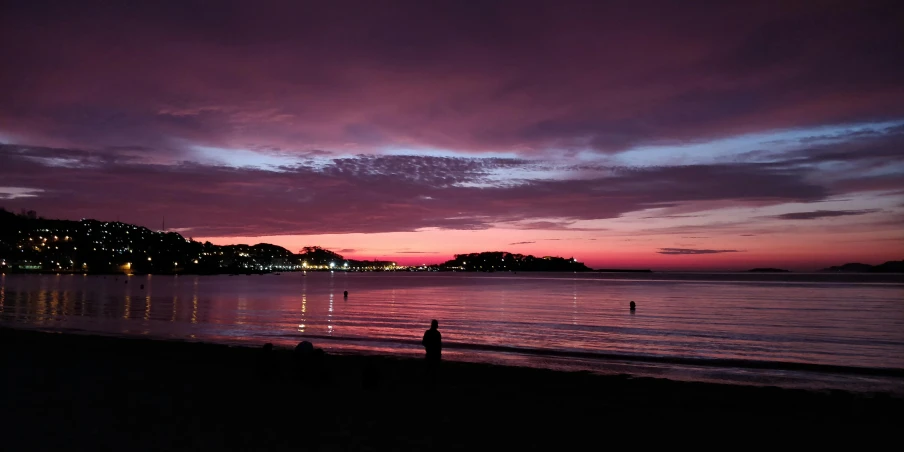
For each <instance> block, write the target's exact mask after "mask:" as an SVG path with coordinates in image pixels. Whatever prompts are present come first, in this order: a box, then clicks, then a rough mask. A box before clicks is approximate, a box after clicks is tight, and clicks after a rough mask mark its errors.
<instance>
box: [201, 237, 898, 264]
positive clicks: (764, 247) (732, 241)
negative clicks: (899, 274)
mask: <svg viewBox="0 0 904 452" xmlns="http://www.w3.org/2000/svg"><path fill="white" fill-rule="evenodd" d="M862 235H863V234H847V235H844V236H842V235H841V234H834V235H833V234H823V235H811V236H808V237H801V236H800V235H798V234H784V235H781V234H775V235H770V236H769V237H768V239H766V240H764V239H763V238H761V237H755V236H754V237H742V236H738V235H736V234H735V235H732V236H722V237H711V238H708V239H707V240H705V242H704V243H701V241H700V240H699V239H696V240H695V239H681V238H677V239H676V237H674V236H672V235H649V236H633V237H632V236H630V235H627V236H615V235H604V233H601V232H593V233H588V232H585V231H548V230H517V229H487V230H476V231H468V230H464V231H463V230H424V231H417V232H392V233H376V234H323V235H282V236H263V237H209V238H203V239H200V240H209V241H211V242H212V243H215V244H218V245H225V244H232V243H247V244H255V243H272V244H275V245H279V246H283V247H285V248H287V249H289V250H290V251H293V252H297V251H298V250H300V249H301V248H302V247H304V246H311V245H318V246H322V247H324V248H327V249H330V250H332V251H335V252H338V253H339V254H341V255H343V256H344V257H346V258H350V259H368V260H372V259H379V260H391V261H395V262H398V263H399V264H401V265H422V264H436V263H441V262H444V261H446V260H449V259H452V257H453V255H455V254H464V253H473V252H481V251H508V252H512V253H521V254H533V255H535V256H561V257H574V258H576V259H577V260H578V261H580V262H583V263H585V264H586V265H587V266H589V267H591V268H628V269H653V270H747V269H750V268H754V267H779V268H787V269H791V270H798V271H808V270H818V269H821V268H824V267H827V266H831V265H841V264H844V263H847V262H863V263H869V264H879V263H882V262H885V261H889V260H898V259H901V258H902V256H904V237H901V235H900V234H898V235H896V236H895V235H890V236H888V237H885V238H881V239H876V238H874V237H872V238H863V237H861V236H862ZM827 244H831V246H827ZM681 245H684V246H681ZM669 248H671V249H708V250H715V251H720V250H736V251H733V252H717V253H711V254H662V253H661V252H660V251H661V250H663V249H669Z"/></svg>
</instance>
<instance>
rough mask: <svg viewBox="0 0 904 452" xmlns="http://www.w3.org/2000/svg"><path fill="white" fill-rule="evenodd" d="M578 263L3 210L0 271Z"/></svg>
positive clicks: (205, 271)
mask: <svg viewBox="0 0 904 452" xmlns="http://www.w3.org/2000/svg"><path fill="white" fill-rule="evenodd" d="M591 270H592V269H590V268H589V267H587V266H585V265H584V264H582V263H580V262H578V261H577V260H576V259H575V258H573V257H572V258H567V259H566V258H562V257H555V256H544V257H534V256H531V255H522V254H513V253H508V252H504V251H492V252H481V253H470V254H458V255H455V256H454V258H453V259H451V260H448V261H446V262H444V263H440V264H431V265H427V264H425V265H420V266H407V265H398V264H397V263H396V262H394V261H389V260H357V259H347V258H345V257H344V256H342V255H341V254H338V253H336V252H333V251H330V250H327V249H324V248H321V247H319V246H307V247H304V248H302V249H301V250H300V251H299V252H298V253H293V252H291V251H289V250H288V249H286V248H283V247H281V246H277V245H272V244H268V243H259V244H256V245H246V244H236V245H214V244H212V243H210V242H198V241H195V240H193V239H192V238H185V237H183V236H182V235H181V234H179V233H177V232H171V231H165V230H160V231H152V230H150V229H148V228H145V227H142V226H136V225H132V224H127V223H122V222H118V221H116V222H104V221H98V220H92V219H82V220H80V221H71V220H53V219H44V218H39V217H38V216H37V215H36V214H35V212H34V211H28V212H23V213H21V214H14V213H12V212H8V211H6V210H3V209H0V271H3V272H10V273H79V274H126V275H132V274H199V275H216V274H235V275H237V274H263V273H279V272H293V271H349V272H361V271H364V272H382V271H391V272H395V271H410V272H419V271H476V272H497V271H510V272H517V271H591Z"/></svg>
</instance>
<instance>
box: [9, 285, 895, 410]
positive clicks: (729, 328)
mask: <svg viewBox="0 0 904 452" xmlns="http://www.w3.org/2000/svg"><path fill="white" fill-rule="evenodd" d="M344 291H348V292H349V295H348V297H347V298H345V297H344V296H343V292H344ZM630 301H634V302H635V303H636V304H637V309H636V311H634V312H631V311H630V310H629V309H628V304H629V302H630ZM432 319H437V320H438V321H439V329H440V331H441V333H442V334H443V344H444V349H443V358H444V359H450V360H460V361H474V362H488V363H495V364H504V365H517V366H529V367H542V368H551V369H556V370H567V371H589V372H596V373H606V374H622V373H624V374H631V375H635V376H638V377H659V378H670V379H676V380H691V381H705V382H718V383H741V384H756V385H775V386H780V387H787V388H805V389H816V390H824V389H843V390H850V391H867V392H871V391H884V392H893V393H897V394H904V276H902V275H847V274H825V273H819V274H793V273H792V274H751V273H712V274H706V273H517V274H515V273H487V274H476V273H402V272H398V273H345V272H335V273H332V272H307V273H302V272H298V273H283V274H282V275H275V274H270V275H237V276H228V275H221V276H190V275H181V276H161V275H157V276H150V275H142V276H130V277H126V276H123V275H120V276H111V275H108V276H99V275H91V276H86V275H68V274H67V275H3V276H0V325H2V326H9V327H17V328H29V329H39V330H45V331H60V332H70V333H91V334H105V335H115V336H142V337H151V338H162V339H178V340H190V341H204V342H214V343H225V344H241V345H248V346H259V345H262V344H263V343H266V342H272V343H274V344H276V345H277V346H285V347H291V346H294V345H295V344H297V343H298V342H299V341H303V340H308V341H311V342H313V343H314V345H315V346H316V347H322V348H324V349H325V350H327V352H329V353H378V354H387V355H396V356H406V357H410V356H422V354H423V349H422V347H421V346H420V339H421V336H422V335H423V333H424V330H426V329H427V328H428V327H429V325H430V321H431V320H432Z"/></svg>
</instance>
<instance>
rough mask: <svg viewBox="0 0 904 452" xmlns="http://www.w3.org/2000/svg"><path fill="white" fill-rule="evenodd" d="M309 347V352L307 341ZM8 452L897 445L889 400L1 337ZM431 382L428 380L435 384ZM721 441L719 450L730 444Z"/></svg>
mask: <svg viewBox="0 0 904 452" xmlns="http://www.w3.org/2000/svg"><path fill="white" fill-rule="evenodd" d="M315 345H316V344H315ZM0 354H2V378H3V380H2V383H3V386H2V387H3V389H2V394H0V407H2V411H0V416H2V418H0V421H2V426H3V436H2V438H0V447H2V448H3V450H128V451H136V450H475V449H493V450H516V449H542V450H550V449H552V450H565V449H567V448H572V447H580V448H581V449H582V450H587V449H589V450H597V449H603V448H610V447H614V446H616V445H617V444H620V443H624V442H628V443H630V444H633V446H632V447H638V446H642V445H649V444H651V443H659V442H668V443H670V444H672V445H675V444H679V443H690V444H693V445H695V446H699V445H703V444H707V443H711V444H714V445H721V446H730V445H731V446H738V445H750V444H753V443H764V444H768V445H772V446H775V445H778V443H776V441H782V442H784V441H788V440H797V441H805V442H806V444H808V445H813V444H815V443H820V444H827V445H829V444H836V445H837V443H836V441H838V440H839V439H840V438H841V437H844V438H846V439H853V440H856V441H857V442H858V444H859V445H861V446H862V445H864V444H866V443H875V444H878V443H879V442H881V441H883V440H886V439H892V438H896V437H897V436H898V432H899V430H900V426H901V425H904V423H902V421H904V400H902V399H901V398H898V397H893V396H890V395H887V394H852V393H846V392H840V391H831V392H810V391H802V390H788V389H779V388H774V387H752V386H732V385H717V384H707V383H687V382H674V381H669V380H660V379H651V378H631V377H628V376H599V375H593V374H588V373H568V372H555V371H548V370H541V369H529V368H516V367H503V366H493V365H484V364H470V363H454V362H444V363H442V365H441V366H440V368H439V369H438V370H437V372H436V373H435V374H431V373H430V372H429V369H427V368H426V367H425V363H424V362H423V361H422V360H418V359H403V358H393V357H381V356H334V355H327V356H324V357H323V358H322V360H321V361H320V362H318V363H313V364H312V363H309V365H308V366H307V369H306V370H302V369H300V368H299V367H298V366H297V365H296V363H295V361H294V359H293V354H292V352H291V351H289V350H280V349H277V350H274V351H273V353H272V354H271V355H270V357H269V359H264V358H262V356H263V353H262V351H261V350H260V349H253V348H242V347H227V346H222V345H213V344H201V343H186V342H177V341H151V340H144V339H121V338H110V337H100V336H81V335H64V334H53V333H40V332H33V331H21V330H13V329H6V328H0ZM431 375H433V376H431ZM726 441H727V442H726Z"/></svg>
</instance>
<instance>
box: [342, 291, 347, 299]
mask: <svg viewBox="0 0 904 452" xmlns="http://www.w3.org/2000/svg"><path fill="white" fill-rule="evenodd" d="M342 296H343V297H345V298H348V291H347V290H346V291H345V292H342Z"/></svg>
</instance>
